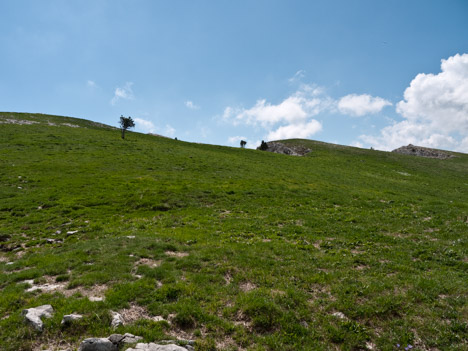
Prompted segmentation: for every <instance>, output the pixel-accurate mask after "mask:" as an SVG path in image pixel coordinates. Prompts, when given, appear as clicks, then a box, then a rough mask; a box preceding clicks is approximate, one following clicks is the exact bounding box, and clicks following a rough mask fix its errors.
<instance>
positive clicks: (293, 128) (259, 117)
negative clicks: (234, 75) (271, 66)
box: [223, 84, 334, 140]
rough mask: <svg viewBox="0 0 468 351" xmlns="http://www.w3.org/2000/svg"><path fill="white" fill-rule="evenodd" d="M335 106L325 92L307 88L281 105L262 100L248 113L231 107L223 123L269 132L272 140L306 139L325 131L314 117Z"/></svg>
mask: <svg viewBox="0 0 468 351" xmlns="http://www.w3.org/2000/svg"><path fill="white" fill-rule="evenodd" d="M333 104H334V102H333V100H332V99H331V98H329V97H328V96H326V95H325V94H324V93H323V91H322V89H320V88H318V87H314V86H310V85H305V84H304V85H302V86H301V87H300V89H299V90H298V91H296V92H295V93H293V94H292V95H290V96H289V97H287V98H286V99H284V100H283V101H281V102H279V103H278V104H273V103H271V102H268V101H267V100H266V99H260V100H257V102H256V103H255V105H254V106H252V107H251V108H247V109H246V108H236V107H231V106H228V107H226V109H225V110H224V114H223V119H224V120H225V121H228V122H229V123H232V124H233V125H240V124H244V125H249V126H260V127H262V128H264V129H266V131H267V133H268V140H271V138H275V139H280V138H282V137H288V138H294V137H297V138H305V137H309V136H311V135H313V134H314V133H317V132H318V131H320V130H321V129H322V125H321V123H320V122H319V121H317V120H315V119H313V117H314V116H316V115H318V114H319V113H320V112H322V111H325V110H327V109H330V108H332V107H333Z"/></svg>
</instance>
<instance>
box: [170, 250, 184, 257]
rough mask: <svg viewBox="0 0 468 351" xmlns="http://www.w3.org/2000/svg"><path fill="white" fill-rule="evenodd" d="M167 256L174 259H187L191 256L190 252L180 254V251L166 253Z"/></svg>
mask: <svg viewBox="0 0 468 351" xmlns="http://www.w3.org/2000/svg"><path fill="white" fill-rule="evenodd" d="M165 254H166V255H168V256H172V257H187V256H188V255H189V253H188V252H178V251H166V252H165Z"/></svg>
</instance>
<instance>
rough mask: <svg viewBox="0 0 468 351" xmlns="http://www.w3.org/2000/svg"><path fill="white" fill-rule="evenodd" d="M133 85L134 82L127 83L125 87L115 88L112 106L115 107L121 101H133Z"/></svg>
mask: <svg viewBox="0 0 468 351" xmlns="http://www.w3.org/2000/svg"><path fill="white" fill-rule="evenodd" d="M132 85H133V83H132V82H126V83H125V85H124V86H123V87H117V88H115V91H114V97H113V98H112V100H111V105H115V104H116V103H117V101H119V100H120V99H124V100H132V99H133V98H134V96H133V90H132Z"/></svg>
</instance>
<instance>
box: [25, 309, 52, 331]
mask: <svg viewBox="0 0 468 351" xmlns="http://www.w3.org/2000/svg"><path fill="white" fill-rule="evenodd" d="M52 313H54V309H53V308H52V306H51V305H42V306H38V307H34V308H28V309H25V310H23V312H22V313H21V314H22V315H23V316H24V318H25V319H26V321H27V322H28V323H30V324H31V325H32V326H33V327H34V329H36V330H38V331H42V327H43V325H44V324H43V322H42V320H41V317H44V318H50V317H52Z"/></svg>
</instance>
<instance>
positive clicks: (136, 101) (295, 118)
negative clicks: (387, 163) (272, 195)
mask: <svg viewBox="0 0 468 351" xmlns="http://www.w3.org/2000/svg"><path fill="white" fill-rule="evenodd" d="M0 48H1V51H0V70H1V71H0V73H1V75H0V76H1V78H0V110H1V111H16V112H40V113H47V114H58V115H66V116H74V117H80V118H85V119H91V120H94V121H99V122H103V123H106V124H110V125H114V126H117V122H118V119H119V117H120V115H125V116H132V117H133V119H135V120H136V124H137V127H136V129H135V130H136V131H139V132H154V133H158V134H163V135H167V136H171V137H177V138H178V139H181V140H187V141H194V142H201V143H210V144H220V145H231V146H238V145H239V141H240V139H244V140H247V142H248V144H247V147H255V146H257V145H258V143H259V142H260V141H261V140H262V139H264V140H272V139H282V138H292V137H302V138H309V139H316V140H322V141H326V142H333V143H339V144H344V145H355V146H360V147H366V148H368V147H374V148H377V149H382V150H390V149H393V148H395V147H398V146H401V145H406V144H408V143H413V144H419V145H424V146H430V147H438V148H445V149H450V150H458V151H464V152H468V1H466V0H461V1H456V0H447V1H442V0H441V1H430V0H423V1H416V0H412V1H406V0H405V1H398V0H394V1H378V0H372V1H364V0H356V1H347V0H343V1H337V0H336V1H334V0H327V1H312V0H309V1H295V0H287V1H286V0H284V1H274V0H269V1H263V0H249V1H243V0H237V1H227V0H216V1H215V0H211V1H195V0H194V1H189V0H186V1H180V0H171V1H169V0H167V1H157V0H153V1H151V0H149V1H144V0H138V1H137V0H135V1H120V0H109V1H99V0H92V1H85V0H81V1H58V0H57V1H50V0H42V1H32V0H31V1H25V0H15V1H13V0H11V1H7V0H5V1H1V2H0Z"/></svg>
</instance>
